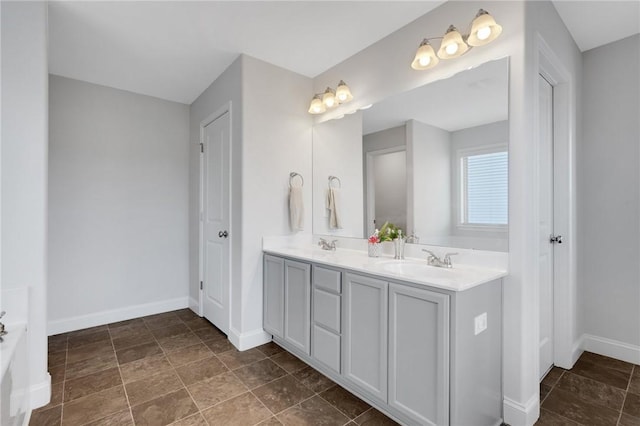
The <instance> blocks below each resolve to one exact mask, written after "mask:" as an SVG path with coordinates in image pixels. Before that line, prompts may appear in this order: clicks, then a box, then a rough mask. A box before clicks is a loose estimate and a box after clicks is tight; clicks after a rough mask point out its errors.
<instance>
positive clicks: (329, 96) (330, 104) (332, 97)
mask: <svg viewBox="0 0 640 426" xmlns="http://www.w3.org/2000/svg"><path fill="white" fill-rule="evenodd" d="M322 103H323V104H324V106H325V107H327V108H334V107H337V106H338V100H337V99H336V92H335V91H334V90H333V89H332V88H331V87H327V90H325V91H324V94H323V95H322Z"/></svg>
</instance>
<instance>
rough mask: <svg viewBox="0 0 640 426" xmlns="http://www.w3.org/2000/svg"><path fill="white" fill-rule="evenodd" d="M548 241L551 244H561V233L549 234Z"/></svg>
mask: <svg viewBox="0 0 640 426" xmlns="http://www.w3.org/2000/svg"><path fill="white" fill-rule="evenodd" d="M549 242H550V243H551V244H556V243H557V244H562V235H553V234H552V235H550V236H549Z"/></svg>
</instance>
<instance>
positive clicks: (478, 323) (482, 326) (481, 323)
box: [473, 312, 487, 336]
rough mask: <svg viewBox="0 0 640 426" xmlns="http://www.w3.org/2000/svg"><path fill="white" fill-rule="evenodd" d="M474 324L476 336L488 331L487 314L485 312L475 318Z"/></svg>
mask: <svg viewBox="0 0 640 426" xmlns="http://www.w3.org/2000/svg"><path fill="white" fill-rule="evenodd" d="M473 324H474V326H475V335H476V336H477V335H478V334H480V333H482V332H483V331H485V330H486V329H487V313H486V312H483V313H481V314H480V315H478V316H477V317H475V318H474V320H473Z"/></svg>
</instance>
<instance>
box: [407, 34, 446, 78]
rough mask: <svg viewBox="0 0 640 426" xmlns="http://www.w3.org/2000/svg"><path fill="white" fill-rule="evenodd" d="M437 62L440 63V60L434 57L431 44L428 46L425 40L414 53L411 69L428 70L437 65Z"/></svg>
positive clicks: (427, 41)
mask: <svg viewBox="0 0 640 426" xmlns="http://www.w3.org/2000/svg"><path fill="white" fill-rule="evenodd" d="M438 62H440V60H439V59H438V57H437V56H436V52H435V51H434V50H433V47H432V46H431V44H429V40H427V39H426V38H425V39H424V40H422V43H420V47H418V50H417V51H416V57H415V58H413V62H412V63H411V68H413V69H414V70H419V71H420V70H428V69H429V68H433V67H435V66H436V65H438Z"/></svg>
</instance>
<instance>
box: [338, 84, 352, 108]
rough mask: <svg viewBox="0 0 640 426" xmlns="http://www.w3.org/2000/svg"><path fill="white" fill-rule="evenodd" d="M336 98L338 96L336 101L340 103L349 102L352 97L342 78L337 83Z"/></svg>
mask: <svg viewBox="0 0 640 426" xmlns="http://www.w3.org/2000/svg"><path fill="white" fill-rule="evenodd" d="M336 98H338V102H340V103H341V104H343V103H345V102H349V101H350V100H352V99H353V95H351V90H350V89H349V86H347V83H345V82H344V81H342V80H340V83H338V88H337V89H336Z"/></svg>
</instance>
